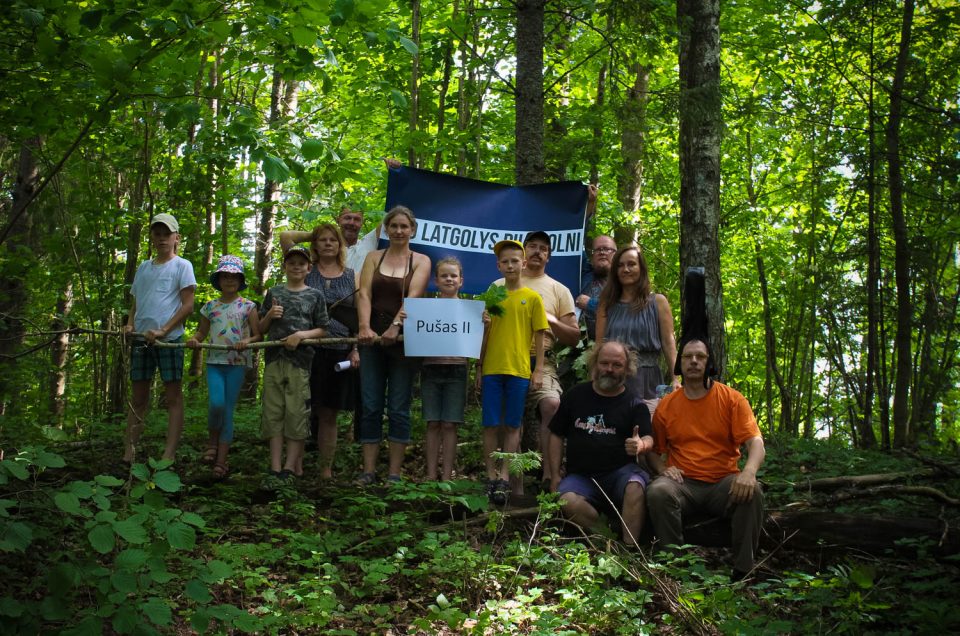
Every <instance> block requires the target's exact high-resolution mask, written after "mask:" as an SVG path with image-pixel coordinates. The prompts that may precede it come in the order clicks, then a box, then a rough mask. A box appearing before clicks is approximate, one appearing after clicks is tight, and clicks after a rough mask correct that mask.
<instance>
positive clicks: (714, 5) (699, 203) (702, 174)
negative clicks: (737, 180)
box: [677, 0, 727, 378]
mask: <svg viewBox="0 0 960 636" xmlns="http://www.w3.org/2000/svg"><path fill="white" fill-rule="evenodd" d="M677 19H678V21H679V27H680V29H679V31H680V269H681V272H685V271H686V270H687V268H688V267H704V268H705V283H706V296H707V301H706V304H707V307H706V310H707V317H708V320H709V323H710V326H709V328H710V333H709V337H710V346H711V347H712V349H713V355H714V360H715V362H716V365H717V371H718V373H719V374H720V377H721V378H723V377H724V376H725V373H726V367H727V354H726V343H725V340H724V313H723V290H722V287H721V284H720V244H719V227H720V127H721V120H720V2H719V0H677ZM681 306H682V303H681Z"/></svg>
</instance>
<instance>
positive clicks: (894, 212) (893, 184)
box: [887, 0, 914, 448]
mask: <svg viewBox="0 0 960 636" xmlns="http://www.w3.org/2000/svg"><path fill="white" fill-rule="evenodd" d="M913 6H914V3H913V0H905V2H904V5H903V24H902V27H901V31H900V50H899V52H898V53H897V66H896V71H895V72H894V76H893V87H892V90H891V92H890V118H889V120H888V121H887V171H888V175H889V184H890V185H889V188H890V215H891V217H892V218H893V238H894V271H895V276H896V281H897V333H896V337H895V338H894V348H895V350H896V354H897V376H896V380H895V384H894V390H893V445H894V447H896V448H901V447H903V446H906V445H907V444H909V443H910V442H911V431H910V383H911V380H912V373H913V369H912V368H911V354H910V351H911V348H912V347H911V327H912V320H913V304H912V302H911V299H910V245H909V237H908V236H907V220H906V215H905V213H904V210H903V173H902V170H901V163H900V120H901V110H902V106H903V85H904V80H905V79H906V75H907V62H908V61H909V56H910V29H911V26H912V24H913Z"/></svg>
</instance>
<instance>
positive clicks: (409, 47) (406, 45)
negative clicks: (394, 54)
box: [400, 35, 420, 56]
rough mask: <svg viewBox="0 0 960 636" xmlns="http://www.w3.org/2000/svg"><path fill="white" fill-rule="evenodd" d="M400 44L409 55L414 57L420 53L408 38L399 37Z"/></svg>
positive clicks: (418, 48)
mask: <svg viewBox="0 0 960 636" xmlns="http://www.w3.org/2000/svg"><path fill="white" fill-rule="evenodd" d="M400 44H402V45H403V48H405V49H407V53H409V54H410V55H413V56H416V55H417V54H419V53H420V47H418V46H417V43H416V42H414V41H413V40H411V39H410V38H405V37H403V36H402V35H401V36H400Z"/></svg>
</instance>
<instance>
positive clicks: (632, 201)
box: [614, 62, 650, 245]
mask: <svg viewBox="0 0 960 636" xmlns="http://www.w3.org/2000/svg"><path fill="white" fill-rule="evenodd" d="M630 74H631V75H633V78H634V79H633V85H632V86H630V88H628V89H627V94H626V98H625V99H624V101H623V105H622V106H621V108H620V125H621V132H620V173H619V174H618V175H617V198H618V199H619V200H620V204H621V205H622V206H623V211H624V212H625V213H626V214H625V216H627V217H628V218H634V216H635V214H636V212H637V210H639V209H640V201H641V199H642V193H643V150H644V145H645V144H646V132H647V131H646V128H647V103H648V102H649V101H650V94H649V90H648V88H649V85H650V67H649V66H646V65H643V64H640V63H639V62H636V63H634V64H633V66H632V67H631V69H630ZM636 238H637V236H636V230H635V226H634V225H633V224H632V223H630V224H619V225H618V226H617V227H616V228H615V229H614V240H615V241H616V242H617V245H628V244H630V243H633V242H634V241H635V240H636Z"/></svg>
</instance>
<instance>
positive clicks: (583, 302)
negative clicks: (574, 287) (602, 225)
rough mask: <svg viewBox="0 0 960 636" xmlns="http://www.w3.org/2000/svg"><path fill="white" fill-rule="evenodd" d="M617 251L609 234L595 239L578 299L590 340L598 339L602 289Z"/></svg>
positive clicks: (578, 305) (577, 302)
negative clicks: (599, 304) (588, 268)
mask: <svg viewBox="0 0 960 636" xmlns="http://www.w3.org/2000/svg"><path fill="white" fill-rule="evenodd" d="M616 251H617V244H616V243H615V242H614V240H613V239H612V238H610V237H609V236H606V235H600V236H598V237H596V238H594V239H593V246H592V248H591V250H590V271H588V272H586V273H585V274H584V275H583V287H582V288H581V289H580V295H579V296H577V299H576V306H577V307H579V308H580V310H581V311H582V312H583V313H582V316H583V320H584V323H586V325H587V337H588V338H590V340H596V339H597V338H596V328H597V304H598V300H599V298H600V290H601V289H603V286H604V285H605V284H606V282H607V274H609V273H610V260H611V259H612V258H613V255H614V254H615V253H616Z"/></svg>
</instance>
